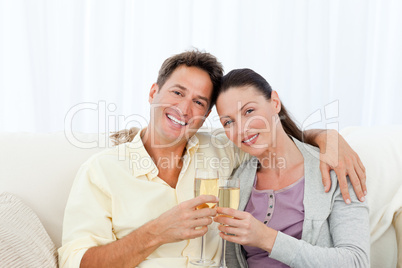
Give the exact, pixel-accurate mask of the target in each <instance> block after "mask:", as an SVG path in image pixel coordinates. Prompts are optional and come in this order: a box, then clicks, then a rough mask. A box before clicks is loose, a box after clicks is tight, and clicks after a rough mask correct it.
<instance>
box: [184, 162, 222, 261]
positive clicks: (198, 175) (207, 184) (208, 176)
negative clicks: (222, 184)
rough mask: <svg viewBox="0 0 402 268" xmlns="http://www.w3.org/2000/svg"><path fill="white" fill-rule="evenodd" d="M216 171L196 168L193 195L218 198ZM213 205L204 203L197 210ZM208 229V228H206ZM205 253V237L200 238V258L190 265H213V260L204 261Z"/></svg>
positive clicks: (212, 204)
mask: <svg viewBox="0 0 402 268" xmlns="http://www.w3.org/2000/svg"><path fill="white" fill-rule="evenodd" d="M218 180H219V175H218V170H216V169H200V168H197V169H196V171H195V181H194V195H195V196H199V195H215V196H218ZM214 206H216V204H215V203H206V204H202V205H200V206H198V209H202V208H205V207H210V208H212V207H214ZM207 228H208V226H207ZM204 253H205V235H203V236H202V237H201V256H200V258H199V259H196V260H191V261H190V263H192V264H194V265H200V266H210V265H213V264H215V262H214V261H213V260H210V259H206V258H205V257H204Z"/></svg>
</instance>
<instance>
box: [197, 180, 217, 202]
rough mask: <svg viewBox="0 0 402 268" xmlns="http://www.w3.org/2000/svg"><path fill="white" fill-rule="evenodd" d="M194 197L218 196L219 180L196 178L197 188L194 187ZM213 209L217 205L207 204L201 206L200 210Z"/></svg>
mask: <svg viewBox="0 0 402 268" xmlns="http://www.w3.org/2000/svg"><path fill="white" fill-rule="evenodd" d="M194 195H195V196H199V195H215V196H218V178H216V179H215V178H213V179H200V178H195V187H194ZM205 205H207V206H208V207H210V208H212V207H214V206H216V204H215V203H206V204H203V205H200V206H199V208H203V207H206V206H205Z"/></svg>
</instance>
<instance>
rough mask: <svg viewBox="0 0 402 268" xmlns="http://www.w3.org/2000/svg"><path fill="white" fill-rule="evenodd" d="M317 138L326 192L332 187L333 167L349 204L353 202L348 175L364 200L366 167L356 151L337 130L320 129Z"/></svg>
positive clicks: (344, 197) (357, 193) (360, 197)
mask: <svg viewBox="0 0 402 268" xmlns="http://www.w3.org/2000/svg"><path fill="white" fill-rule="evenodd" d="M315 140H316V143H317V144H318V146H319V147H320V160H321V161H320V169H321V174H322V183H323V184H324V188H325V192H328V191H329V189H330V188H331V178H330V175H329V174H330V173H329V172H330V170H331V169H333V170H334V171H335V173H336V175H337V177H338V182H339V187H340V189H341V192H342V197H343V200H345V202H346V203H347V204H350V202H351V201H350V195H349V191H348V184H347V180H346V176H349V179H350V181H351V183H352V185H353V189H354V190H355V193H356V195H357V197H358V198H359V200H360V201H362V202H363V201H364V200H365V198H364V196H365V195H366V194H367V187H366V169H365V167H364V165H363V163H362V162H361V160H360V158H359V156H358V155H357V154H356V152H355V151H353V149H352V148H351V147H350V146H349V144H348V143H347V142H346V141H345V139H344V138H343V137H342V136H341V135H340V134H339V133H338V132H337V131H336V130H325V131H320V133H318V135H317V137H316V139H315Z"/></svg>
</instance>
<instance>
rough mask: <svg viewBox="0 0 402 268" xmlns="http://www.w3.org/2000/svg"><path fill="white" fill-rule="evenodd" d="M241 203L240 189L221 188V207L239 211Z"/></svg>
mask: <svg viewBox="0 0 402 268" xmlns="http://www.w3.org/2000/svg"><path fill="white" fill-rule="evenodd" d="M239 201H240V188H234V187H219V205H218V206H219V207H225V208H233V209H237V208H238V207H239Z"/></svg>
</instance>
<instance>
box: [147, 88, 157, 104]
mask: <svg viewBox="0 0 402 268" xmlns="http://www.w3.org/2000/svg"><path fill="white" fill-rule="evenodd" d="M158 91H159V86H158V84H157V83H154V84H152V87H151V89H150V90H149V99H148V102H149V103H150V104H151V103H152V100H153V99H154V96H155V94H156V93H158Z"/></svg>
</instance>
